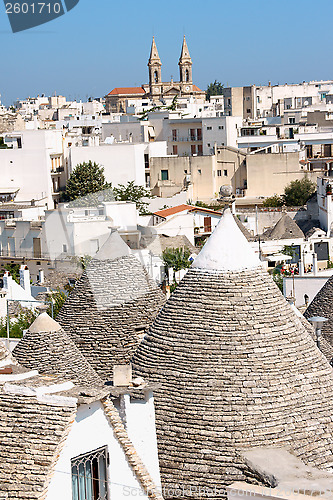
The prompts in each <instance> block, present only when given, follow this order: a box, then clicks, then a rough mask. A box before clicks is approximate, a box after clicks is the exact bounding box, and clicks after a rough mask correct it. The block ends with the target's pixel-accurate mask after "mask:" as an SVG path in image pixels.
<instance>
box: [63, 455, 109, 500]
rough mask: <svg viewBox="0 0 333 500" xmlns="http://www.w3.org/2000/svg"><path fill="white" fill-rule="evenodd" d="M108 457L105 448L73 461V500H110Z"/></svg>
mask: <svg viewBox="0 0 333 500" xmlns="http://www.w3.org/2000/svg"><path fill="white" fill-rule="evenodd" d="M108 457H109V454H108V450H107V447H106V446H105V447H103V448H98V449H97V450H94V451H91V452H90V453H86V454H84V455H80V456H78V457H75V458H73V459H72V460H71V465H72V498H73V500H108V498H109V496H108V487H107V465H108V464H109V459H108Z"/></svg>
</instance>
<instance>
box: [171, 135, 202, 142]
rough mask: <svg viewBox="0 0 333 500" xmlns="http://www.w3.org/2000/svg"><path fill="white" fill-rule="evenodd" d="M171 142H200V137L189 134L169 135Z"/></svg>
mask: <svg viewBox="0 0 333 500" xmlns="http://www.w3.org/2000/svg"><path fill="white" fill-rule="evenodd" d="M169 141H171V142H202V137H198V136H196V135H191V136H187V137H169Z"/></svg>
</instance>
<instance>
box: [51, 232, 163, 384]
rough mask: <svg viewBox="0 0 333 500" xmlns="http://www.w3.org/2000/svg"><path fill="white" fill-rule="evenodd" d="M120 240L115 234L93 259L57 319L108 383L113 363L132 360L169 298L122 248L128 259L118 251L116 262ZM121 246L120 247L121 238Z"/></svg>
mask: <svg viewBox="0 0 333 500" xmlns="http://www.w3.org/2000/svg"><path fill="white" fill-rule="evenodd" d="M115 238H117V236H115V233H112V234H111V236H110V238H109V241H107V242H106V243H105V245H104V247H102V249H101V251H100V252H99V254H97V256H96V258H93V259H92V261H91V262H90V264H89V266H88V267H87V269H86V270H85V271H84V273H83V274H82V276H81V278H80V279H79V280H78V281H77V283H76V286H75V289H74V290H73V292H72V293H71V294H70V296H69V297H68V299H67V300H66V302H65V304H64V305H63V307H62V309H61V310H60V312H59V314H58V316H57V321H59V323H60V325H61V326H62V327H63V328H64V329H65V331H66V333H68V334H69V335H70V337H71V338H72V340H73V341H74V342H75V344H76V346H77V347H78V349H79V350H80V351H81V353H82V354H83V355H84V356H85V358H86V359H87V360H88V361H89V363H90V364H91V366H92V367H93V368H94V369H95V370H96V371H97V373H98V374H99V375H100V376H101V377H102V378H103V379H105V380H110V379H112V371H113V370H112V367H113V365H114V364H124V363H128V362H129V361H130V359H131V357H132V355H133V353H134V351H135V350H136V348H137V347H138V345H139V343H140V342H141V340H142V338H143V336H144V334H145V332H146V331H147V329H148V327H149V325H150V324H151V323H152V321H153V319H154V318H155V316H156V314H157V313H158V311H159V310H160V308H161V307H162V305H163V304H164V302H165V296H164V294H163V293H162V292H161V290H160V289H159V288H158V287H157V285H156V283H155V282H154V281H153V280H152V279H151V278H150V277H149V275H148V273H147V271H146V270H145V269H144V268H143V266H142V265H141V264H140V262H139V261H138V259H137V258H136V257H134V256H133V255H130V254H126V253H127V251H126V252H125V251H124V247H123V246H122V245H120V244H119V246H121V248H122V251H124V252H123V255H119V253H117V255H119V256H116V258H113V257H114V256H115V253H114V252H113V250H112V242H114V241H115ZM116 243H117V246H118V243H119V241H118V238H117V239H116ZM124 245H125V246H127V245H126V244H124ZM118 249H119V248H118ZM108 251H109V255H110V257H109V258H108ZM102 257H103V258H102Z"/></svg>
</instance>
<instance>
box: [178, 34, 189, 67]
mask: <svg viewBox="0 0 333 500" xmlns="http://www.w3.org/2000/svg"><path fill="white" fill-rule="evenodd" d="M191 62H192V59H191V56H190V51H189V50H188V47H187V43H186V38H185V35H184V38H183V45H182V50H181V53H180V58H179V64H184V63H191Z"/></svg>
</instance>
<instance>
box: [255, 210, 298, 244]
mask: <svg viewBox="0 0 333 500" xmlns="http://www.w3.org/2000/svg"><path fill="white" fill-rule="evenodd" d="M264 236H265V238H266V239H269V240H284V239H292V238H304V233H303V231H302V230H301V228H300V227H299V226H298V225H297V224H296V222H295V221H294V219H292V218H291V217H290V216H289V215H288V214H283V215H282V217H281V219H279V220H278V221H277V223H276V224H275V226H274V227H273V228H272V229H268V230H267V231H265V233H264Z"/></svg>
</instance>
